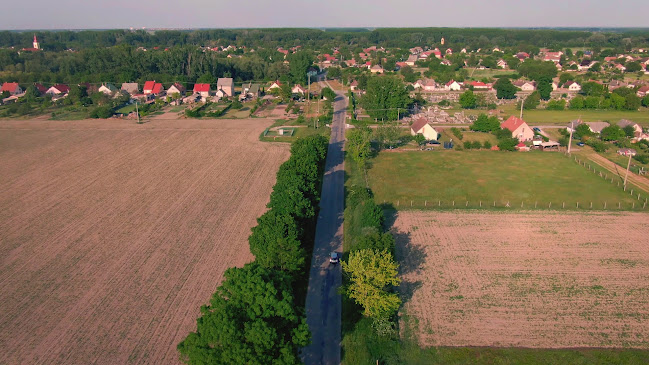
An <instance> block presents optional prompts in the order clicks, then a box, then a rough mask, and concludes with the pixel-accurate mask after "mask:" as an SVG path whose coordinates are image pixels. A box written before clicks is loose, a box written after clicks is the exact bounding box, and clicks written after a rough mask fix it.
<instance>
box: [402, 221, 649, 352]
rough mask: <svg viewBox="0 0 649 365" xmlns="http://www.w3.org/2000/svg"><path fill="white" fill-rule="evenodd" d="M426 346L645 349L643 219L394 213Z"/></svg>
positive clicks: (412, 306) (648, 242)
mask: <svg viewBox="0 0 649 365" xmlns="http://www.w3.org/2000/svg"><path fill="white" fill-rule="evenodd" d="M393 229H394V232H395V233H396V234H397V256H398V258H399V260H400V263H401V265H402V266H401V274H402V279H403V280H404V283H403V285H402V286H401V290H402V292H403V293H404V294H405V295H406V296H407V297H409V299H407V300H406V303H405V312H406V313H407V314H409V315H412V316H414V317H415V318H416V319H417V320H418V321H415V322H417V323H418V325H417V328H416V332H417V333H418V338H419V341H420V343H421V344H422V345H424V346H498V347H509V346H516V347H533V348H561V347H603V348H613V347H619V348H641V349H648V348H649V287H648V284H649V215H647V214H644V213H623V214H611V213H608V214H607V213H592V214H583V213H581V214H580V213H563V212H561V213H558V212H544V213H543V212H541V213H540V212H529V213H526V212H523V213H520V214H506V213H479V212H468V213H462V212H430V211H428V212H422V211H405V212H404V211H400V212H399V213H398V217H397V219H396V222H395V224H394V227H393Z"/></svg>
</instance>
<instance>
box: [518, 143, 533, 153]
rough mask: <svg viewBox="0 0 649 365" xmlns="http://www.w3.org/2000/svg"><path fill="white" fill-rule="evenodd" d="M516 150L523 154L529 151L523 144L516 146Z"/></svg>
mask: <svg viewBox="0 0 649 365" xmlns="http://www.w3.org/2000/svg"><path fill="white" fill-rule="evenodd" d="M516 149H517V150H519V151H524V152H527V151H529V150H530V148H529V147H528V146H527V145H525V143H523V142H521V143H519V144H517V145H516Z"/></svg>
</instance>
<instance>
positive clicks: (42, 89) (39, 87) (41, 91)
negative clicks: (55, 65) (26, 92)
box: [34, 82, 47, 95]
mask: <svg viewBox="0 0 649 365" xmlns="http://www.w3.org/2000/svg"><path fill="white" fill-rule="evenodd" d="M34 87H35V88H36V91H38V93H39V94H40V95H45V93H46V92H47V88H46V87H45V86H43V84H39V83H38V82H36V83H34Z"/></svg>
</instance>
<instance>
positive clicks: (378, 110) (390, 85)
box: [361, 76, 411, 121]
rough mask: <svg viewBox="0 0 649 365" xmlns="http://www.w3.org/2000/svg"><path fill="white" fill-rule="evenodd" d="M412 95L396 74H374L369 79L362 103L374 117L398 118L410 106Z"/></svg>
mask: <svg viewBox="0 0 649 365" xmlns="http://www.w3.org/2000/svg"><path fill="white" fill-rule="evenodd" d="M410 102H411V100H410V97H409V96H408V91H407V90H406V86H405V85H404V83H403V81H401V79H399V78H398V77H396V76H373V77H370V78H369V79H368V81H367V92H366V93H365V95H363V97H362V98H361V105H362V106H363V108H365V110H366V111H367V114H369V115H370V117H372V118H376V119H378V120H385V121H393V120H397V119H398V118H399V117H400V116H403V115H404V114H405V113H406V112H407V111H408V108H409V106H410Z"/></svg>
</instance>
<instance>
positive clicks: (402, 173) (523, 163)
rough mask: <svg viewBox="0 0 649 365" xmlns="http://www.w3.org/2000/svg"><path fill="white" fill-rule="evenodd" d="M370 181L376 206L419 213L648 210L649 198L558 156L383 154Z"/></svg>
mask: <svg viewBox="0 0 649 365" xmlns="http://www.w3.org/2000/svg"><path fill="white" fill-rule="evenodd" d="M467 134H469V133H467ZM368 176H369V183H370V187H371V188H372V190H373V192H374V195H375V198H376V201H377V202H378V203H384V202H385V203H389V204H392V205H394V206H395V207H396V208H398V209H409V208H410V206H411V201H412V207H413V208H417V209H419V208H424V207H425V206H427V207H428V208H435V207H437V206H438V204H440V203H439V202H441V207H442V208H451V204H452V202H455V203H454V204H455V205H454V207H455V208H461V207H465V206H468V207H469V208H477V207H478V206H480V205H479V204H482V205H481V207H482V208H485V209H486V208H489V207H492V206H493V204H494V202H495V204H496V207H499V208H503V207H505V206H506V205H507V204H509V208H510V209H520V208H521V205H522V207H523V209H529V208H532V207H535V206H537V208H538V209H542V208H545V209H548V208H550V209H552V208H555V209H556V208H561V209H609V210H610V209H616V210H633V209H636V210H638V209H640V210H641V209H644V210H645V211H649V206H645V207H644V208H643V205H644V201H645V199H646V198H647V197H646V196H645V195H646V194H644V193H643V194H642V196H641V197H640V199H638V198H637V196H635V195H634V196H631V195H630V191H629V192H627V193H625V192H624V191H623V189H622V188H621V187H620V186H621V185H622V180H623V178H624V176H618V175H615V176H613V175H612V174H611V175H603V176H605V177H606V176H608V178H606V179H605V178H604V177H599V175H598V174H596V173H593V172H592V171H590V172H589V170H588V167H584V166H580V165H579V164H577V163H576V162H574V161H572V160H571V159H569V158H568V157H566V156H564V155H563V154H561V153H558V152H540V151H531V152H502V151H486V150H483V151H414V152H381V153H379V155H378V156H377V157H376V158H375V159H373V160H372V167H371V168H370V169H369V171H368ZM611 179H613V182H611ZM636 192H637V189H636ZM591 202H592V203H593V205H592V208H591V205H590V203H591ZM578 203H579V208H577V204H578ZM465 204H466V205H465Z"/></svg>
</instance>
